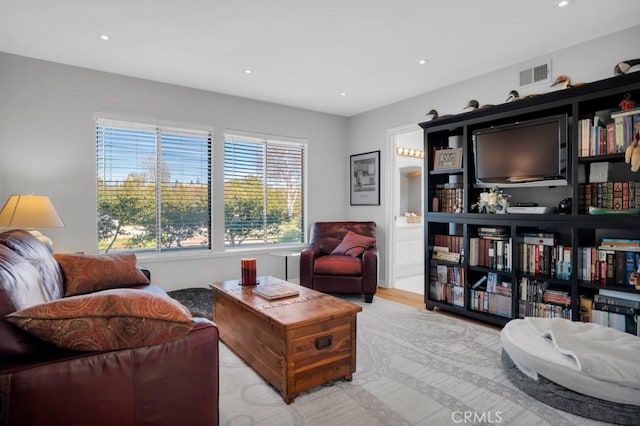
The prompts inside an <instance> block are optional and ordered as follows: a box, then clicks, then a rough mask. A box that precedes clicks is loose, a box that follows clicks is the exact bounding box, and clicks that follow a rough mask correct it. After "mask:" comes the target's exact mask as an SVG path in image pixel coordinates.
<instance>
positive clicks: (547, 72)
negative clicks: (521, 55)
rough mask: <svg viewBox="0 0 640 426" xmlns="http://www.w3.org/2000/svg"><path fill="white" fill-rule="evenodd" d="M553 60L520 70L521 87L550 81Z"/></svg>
mask: <svg viewBox="0 0 640 426" xmlns="http://www.w3.org/2000/svg"><path fill="white" fill-rule="evenodd" d="M550 76H551V62H548V63H546V64H541V65H537V66H535V67H531V68H527V69H526V70H522V71H520V87H523V86H529V85H531V84H537V83H542V82H545V81H549V77H550Z"/></svg>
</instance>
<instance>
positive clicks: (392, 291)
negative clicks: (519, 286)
mask: <svg viewBox="0 0 640 426" xmlns="http://www.w3.org/2000/svg"><path fill="white" fill-rule="evenodd" d="M374 297H381V298H383V299H387V300H391V301H392V302H397V303H402V304H404V305H408V306H411V307H414V308H420V309H427V308H426V306H425V303H424V296H423V295H422V294H418V293H412V292H410V291H405V290H399V289H397V288H385V287H378V290H377V291H376V295H375V296H374ZM434 312H437V313H439V314H442V315H449V316H452V317H455V318H458V319H461V320H463V321H468V322H470V323H473V324H476V325H481V326H484V327H488V328H492V329H494V330H498V331H500V330H501V329H502V327H498V326H496V325H492V324H486V323H484V322H482V321H476V320H474V319H471V318H465V317H463V316H460V315H456V314H453V313H451V312H447V311H442V310H440V309H438V308H436V309H435V310H434Z"/></svg>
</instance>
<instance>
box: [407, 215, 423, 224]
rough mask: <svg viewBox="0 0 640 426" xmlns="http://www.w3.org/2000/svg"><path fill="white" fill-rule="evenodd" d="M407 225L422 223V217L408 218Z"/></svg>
mask: <svg viewBox="0 0 640 426" xmlns="http://www.w3.org/2000/svg"><path fill="white" fill-rule="evenodd" d="M407 223H422V216H407Z"/></svg>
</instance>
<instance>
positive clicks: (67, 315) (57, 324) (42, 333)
mask: <svg viewBox="0 0 640 426" xmlns="http://www.w3.org/2000/svg"><path fill="white" fill-rule="evenodd" d="M6 319H7V321H9V322H11V323H13V324H15V325H16V326H18V327H20V328H21V329H23V330H24V331H26V332H28V333H30V334H32V335H34V336H36V337H38V338H39V339H42V340H44V341H46V342H49V343H51V344H54V345H56V346H58V347H60V348H64V349H73V350H78V351H111V350H118V349H127V348H137V347H141V346H151V345H157V344H159V343H163V342H166V341H169V340H174V339H178V338H180V337H183V336H185V335H187V334H188V333H189V332H190V331H191V329H192V328H193V327H194V325H195V322H194V320H193V318H191V314H190V313H189V311H188V310H187V308H185V307H184V306H183V305H182V304H181V303H180V302H178V301H177V300H174V299H171V298H170V297H168V296H161V295H158V294H154V293H151V292H148V291H144V290H136V289H129V288H121V289H114V290H105V291H101V292H98V293H94V294H85V295H80V296H72V297H66V298H62V299H58V300H55V301H53V302H48V303H43V304H40V305H35V306H31V307H29V308H26V309H22V310H20V311H16V312H13V313H11V314H9V315H7V316H6Z"/></svg>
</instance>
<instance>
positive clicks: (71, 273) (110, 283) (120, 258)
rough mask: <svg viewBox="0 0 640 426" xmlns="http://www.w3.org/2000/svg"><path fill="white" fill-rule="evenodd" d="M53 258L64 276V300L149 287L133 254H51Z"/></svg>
mask: <svg viewBox="0 0 640 426" xmlns="http://www.w3.org/2000/svg"><path fill="white" fill-rule="evenodd" d="M53 256H54V257H55V258H56V260H57V261H58V263H59V264H60V267H61V268H62V273H63V274H64V295H65V297H66V296H75V295H77V294H87V293H93V292H94V291H100V290H107V289H111V288H119V287H129V286H132V285H140V284H149V280H148V279H147V277H146V276H145V275H144V274H143V273H142V271H140V269H138V267H137V266H136V261H137V259H136V255H135V254H132V253H131V254H116V255H104V256H90V255H86V254H67V253H54V254H53Z"/></svg>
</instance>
